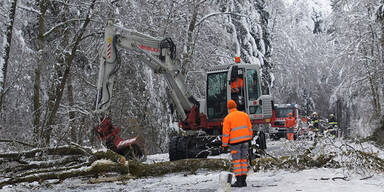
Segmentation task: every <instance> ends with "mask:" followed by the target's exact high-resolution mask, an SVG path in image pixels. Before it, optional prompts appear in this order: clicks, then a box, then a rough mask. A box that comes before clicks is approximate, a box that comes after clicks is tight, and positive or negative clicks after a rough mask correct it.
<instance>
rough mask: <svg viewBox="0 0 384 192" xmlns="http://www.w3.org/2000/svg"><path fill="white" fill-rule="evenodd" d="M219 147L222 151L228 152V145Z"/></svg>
mask: <svg viewBox="0 0 384 192" xmlns="http://www.w3.org/2000/svg"><path fill="white" fill-rule="evenodd" d="M221 148H222V150H223V153H228V152H229V148H228V146H222V147H221Z"/></svg>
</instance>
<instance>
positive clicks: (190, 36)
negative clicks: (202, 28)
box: [182, 0, 200, 74]
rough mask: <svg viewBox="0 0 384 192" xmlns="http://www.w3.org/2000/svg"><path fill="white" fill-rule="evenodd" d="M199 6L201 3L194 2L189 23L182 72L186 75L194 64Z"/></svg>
mask: <svg viewBox="0 0 384 192" xmlns="http://www.w3.org/2000/svg"><path fill="white" fill-rule="evenodd" d="M199 6H200V3H198V2H196V0H194V1H193V13H192V17H191V20H190V21H189V25H188V29H187V34H186V35H187V37H186V39H185V45H184V46H185V48H184V50H183V52H184V53H183V65H182V66H183V67H182V72H183V73H184V74H186V73H187V70H188V69H189V68H190V66H189V65H190V63H191V62H192V46H193V33H194V30H195V25H196V22H197V16H198V14H199Z"/></svg>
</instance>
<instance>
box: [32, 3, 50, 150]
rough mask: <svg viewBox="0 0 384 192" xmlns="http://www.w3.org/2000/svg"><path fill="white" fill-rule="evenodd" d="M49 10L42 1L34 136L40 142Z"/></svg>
mask: <svg viewBox="0 0 384 192" xmlns="http://www.w3.org/2000/svg"><path fill="white" fill-rule="evenodd" d="M46 11H47V2H46V0H41V1H40V15H39V36H38V52H37V53H38V59H37V60H38V61H37V66H36V68H35V82H34V85H33V111H34V113H33V137H34V140H35V142H37V143H40V134H39V133H40V128H41V127H40V126H41V124H40V117H41V103H40V88H41V69H42V67H43V65H44V47H45V42H44V41H45V38H44V33H45V23H44V20H45V13H46Z"/></svg>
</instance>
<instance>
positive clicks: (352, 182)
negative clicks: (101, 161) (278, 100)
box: [1, 168, 384, 192]
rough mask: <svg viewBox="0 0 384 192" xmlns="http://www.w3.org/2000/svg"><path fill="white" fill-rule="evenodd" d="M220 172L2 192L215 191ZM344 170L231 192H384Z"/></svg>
mask: <svg viewBox="0 0 384 192" xmlns="http://www.w3.org/2000/svg"><path fill="white" fill-rule="evenodd" d="M220 173H221V172H207V171H199V172H197V173H196V174H195V175H190V174H188V173H178V174H169V175H165V176H163V177H151V178H145V179H136V180H129V181H125V182H115V183H102V184H88V183H87V180H80V179H75V180H72V179H71V180H65V181H64V182H63V183H62V184H55V185H49V184H43V185H39V184H38V183H31V184H23V185H18V186H12V187H5V188H4V189H2V190H1V191H4V192H11V191H12V192H13V191H45V192H48V191H57V192H59V191H60V192H61V191H68V192H88V191H89V192H90V191H129V192H135V191H137V192H142V191H145V192H152V191H153V192H163V191H164V192H165V191H174V192H190V191H201V192H210V191H212V192H213V191H216V190H217V189H218V187H219V175H220ZM343 177H344V173H343V170H342V169H325V168H322V169H310V170H303V171H299V172H289V171H282V170H279V171H267V172H258V173H250V175H249V176H248V178H247V181H248V186H247V187H244V188H232V189H231V190H232V191H258V192H259V191H260V192H261V191H263V192H280V191H284V192H291V191H292V192H294V191H303V192H315V191H316V192H317V191H318V192H320V191H321V192H324V191H325V192H333V191H334V192H342V191H348V192H384V175H383V173H381V174H375V175H373V176H372V177H371V178H368V179H364V178H362V177H361V176H359V175H350V176H349V177H347V178H346V179H345V180H344V179H341V178H343Z"/></svg>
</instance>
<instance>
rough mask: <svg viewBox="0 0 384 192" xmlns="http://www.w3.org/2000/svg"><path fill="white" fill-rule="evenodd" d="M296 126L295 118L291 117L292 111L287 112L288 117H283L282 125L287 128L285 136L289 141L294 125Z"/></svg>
mask: <svg viewBox="0 0 384 192" xmlns="http://www.w3.org/2000/svg"><path fill="white" fill-rule="evenodd" d="M295 126H296V119H295V118H294V117H292V113H289V114H288V117H287V118H285V124H284V127H286V129H287V138H288V140H290V141H293V135H294V130H293V129H294V127H295Z"/></svg>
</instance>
